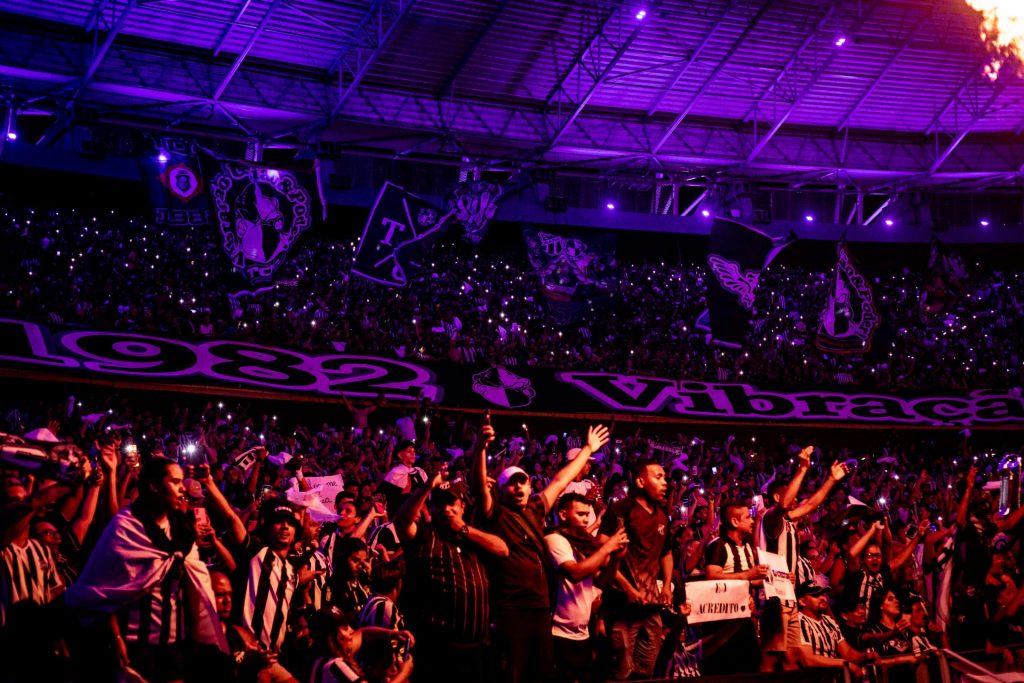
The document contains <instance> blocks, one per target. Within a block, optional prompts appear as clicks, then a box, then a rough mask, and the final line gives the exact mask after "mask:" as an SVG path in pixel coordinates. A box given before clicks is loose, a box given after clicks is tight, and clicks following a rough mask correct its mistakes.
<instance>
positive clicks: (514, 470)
mask: <svg viewBox="0 0 1024 683" xmlns="http://www.w3.org/2000/svg"><path fill="white" fill-rule="evenodd" d="M519 475H522V477H523V479H525V480H526V481H530V475H528V474H527V473H526V470H524V469H523V468H522V467H516V466H514V465H513V466H512V467H506V468H505V469H504V470H502V472H501V474H499V475H498V486H504V485H505V484H507V483H508V482H509V480H510V479H512V477H517V476H519Z"/></svg>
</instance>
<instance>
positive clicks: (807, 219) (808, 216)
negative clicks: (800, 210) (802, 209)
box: [804, 214, 814, 223]
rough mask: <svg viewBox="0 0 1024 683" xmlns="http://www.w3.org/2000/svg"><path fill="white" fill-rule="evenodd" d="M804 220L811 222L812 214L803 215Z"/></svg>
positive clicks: (812, 220) (812, 219)
mask: <svg viewBox="0 0 1024 683" xmlns="http://www.w3.org/2000/svg"><path fill="white" fill-rule="evenodd" d="M804 220H805V221H807V222H808V223H813V222H814V216H812V215H811V214H807V215H806V216H804Z"/></svg>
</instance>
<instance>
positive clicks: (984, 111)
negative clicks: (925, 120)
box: [928, 78, 1007, 175]
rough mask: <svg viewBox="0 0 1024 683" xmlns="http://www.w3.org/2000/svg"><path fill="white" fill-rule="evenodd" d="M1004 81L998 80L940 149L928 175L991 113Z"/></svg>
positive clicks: (1003, 86) (1004, 86)
mask: <svg viewBox="0 0 1024 683" xmlns="http://www.w3.org/2000/svg"><path fill="white" fill-rule="evenodd" d="M1006 83H1007V79H1005V78H1003V79H1002V80H1001V81H1000V82H999V85H997V86H996V88H995V90H993V91H992V94H991V95H990V96H989V98H988V101H986V102H985V104H984V105H983V106H982V107H981V109H979V110H978V111H977V112H976V113H975V114H974V115H973V116H972V117H971V120H970V121H969V122H968V123H967V125H965V126H964V127H963V129H962V130H961V131H960V132H959V133H957V135H956V137H954V138H953V141H952V142H951V143H950V144H949V146H947V147H946V149H944V150H942V152H941V153H940V154H939V156H938V157H937V158H936V159H935V163H933V164H932V166H931V168H930V169H928V174H929V175H931V174H933V173H935V172H936V171H938V170H939V167H940V166H942V164H944V163H945V162H946V159H948V158H949V155H950V154H952V153H953V152H954V151H956V148H957V147H959V146H960V143H961V142H963V141H964V138H966V137H967V134H968V133H970V132H971V130H972V129H973V128H974V127H975V126H976V125H978V122H979V121H981V120H982V119H983V118H985V117H986V116H988V115H989V114H990V113H991V111H992V105H993V104H994V103H995V101H996V100H997V99H998V98H999V95H1000V94H1002V92H1003V90H1005V89H1006Z"/></svg>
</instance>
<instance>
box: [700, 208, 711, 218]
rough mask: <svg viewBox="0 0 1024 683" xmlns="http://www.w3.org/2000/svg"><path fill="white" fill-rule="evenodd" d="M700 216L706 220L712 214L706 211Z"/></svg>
mask: <svg viewBox="0 0 1024 683" xmlns="http://www.w3.org/2000/svg"><path fill="white" fill-rule="evenodd" d="M700 215H701V216H704V218H708V217H710V216H711V212H710V211H708V210H707V209H704V210H703V211H701V212H700Z"/></svg>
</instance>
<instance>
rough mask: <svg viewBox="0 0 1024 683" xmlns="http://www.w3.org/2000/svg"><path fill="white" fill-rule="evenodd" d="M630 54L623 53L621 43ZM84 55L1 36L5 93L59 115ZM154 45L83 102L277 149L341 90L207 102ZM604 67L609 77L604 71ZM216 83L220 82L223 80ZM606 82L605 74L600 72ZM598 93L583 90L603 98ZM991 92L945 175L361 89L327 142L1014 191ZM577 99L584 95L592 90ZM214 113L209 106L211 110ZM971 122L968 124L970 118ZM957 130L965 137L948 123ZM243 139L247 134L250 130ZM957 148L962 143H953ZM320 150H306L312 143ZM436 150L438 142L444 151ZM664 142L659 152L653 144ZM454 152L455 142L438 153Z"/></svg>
mask: <svg viewBox="0 0 1024 683" xmlns="http://www.w3.org/2000/svg"><path fill="white" fill-rule="evenodd" d="M616 45H618V46H620V47H621V46H622V45H623V43H622V42H619V43H616ZM80 48H81V44H80V42H78V41H77V40H75V39H72V38H69V37H68V35H67V34H66V33H65V32H54V33H52V34H43V33H39V32H36V33H34V34H31V35H30V34H28V33H27V32H24V31H20V30H19V29H18V27H16V26H14V27H12V26H2V27H0V85H4V86H6V87H7V88H9V89H10V91H11V92H12V93H13V94H14V96H15V97H17V98H18V99H21V100H23V101H27V100H29V99H31V100H34V101H35V105H34V106H36V107H40V106H43V105H44V103H46V102H49V103H50V104H49V105H48V106H52V107H53V108H54V110H57V109H60V108H61V107H62V106H63V104H64V103H65V102H66V101H67V97H68V96H67V94H66V93H67V87H68V86H69V85H72V84H74V83H76V82H77V81H78V80H79V79H80V78H81V74H82V73H83V70H82V69H83V66H82V65H78V66H75V65H74V64H73V63H72V64H69V60H68V57H67V56H68V55H74V54H81V49H80ZM156 49H157V48H154V47H153V46H152V45H151V44H150V45H146V46H145V48H140V47H135V46H134V45H133V44H132V43H131V42H130V41H125V43H123V44H119V47H118V49H117V50H112V51H110V52H109V53H108V55H107V56H106V58H105V59H104V60H102V63H101V64H99V65H98V66H97V69H96V71H95V74H94V76H93V78H92V79H91V81H90V82H89V83H88V84H87V85H86V86H85V87H84V88H82V90H81V92H80V93H79V96H78V101H79V102H80V103H82V104H83V105H86V104H88V105H89V106H92V107H94V108H96V109H98V110H99V111H100V112H101V114H102V115H104V116H107V117H110V116H117V117H118V120H120V121H130V120H131V119H132V117H138V116H140V115H144V116H145V117H146V120H147V121H149V122H152V120H153V118H154V117H160V118H162V119H164V120H165V121H166V122H168V123H170V122H174V121H176V120H180V121H181V122H182V123H184V124H187V123H188V122H189V118H188V117H189V116H190V114H189V112H190V111H192V110H193V109H194V108H196V107H200V108H202V109H203V110H207V111H208V110H211V109H213V110H215V111H216V112H218V113H217V114H216V116H215V117H214V118H213V119H205V120H203V121H202V125H203V126H206V127H209V126H221V127H222V128H223V129H226V130H233V129H235V128H236V127H237V126H239V125H243V124H244V125H246V126H248V127H249V129H250V130H248V133H251V135H252V136H259V137H263V138H267V137H274V136H275V134H276V133H279V132H280V131H282V130H285V129H297V128H300V127H302V126H307V127H308V126H315V125H316V124H318V123H321V122H322V121H323V120H324V116H325V114H326V113H327V111H325V103H326V102H330V101H331V100H332V99H333V97H332V95H333V86H332V85H331V84H330V83H329V82H326V80H325V79H324V78H323V77H322V75H318V74H316V73H310V72H309V71H308V70H306V71H303V70H299V69H295V70H291V71H288V70H285V69H284V68H276V67H275V68H274V69H273V70H267V69H263V68H261V67H260V65H258V64H251V63H250V62H248V61H245V62H244V63H242V64H240V65H239V68H238V69H237V71H236V74H235V76H234V78H233V79H232V81H231V87H230V88H229V89H227V90H226V91H225V92H224V93H223V96H222V97H221V98H220V99H219V100H216V99H214V98H212V97H210V93H211V82H210V80H209V78H204V77H203V75H204V74H210V73H211V70H210V62H209V61H208V58H204V57H203V56H202V55H197V54H196V53H195V51H191V52H186V51H175V52H173V53H172V52H171V51H169V50H168V49H167V48H165V47H160V48H159V49H161V50H163V52H155V50H156ZM601 64H603V65H605V66H607V64H608V60H607V59H606V60H605V61H602V62H601ZM219 73H220V74H221V76H222V75H223V71H221V72H219ZM594 73H600V71H594ZM595 82H596V81H592V82H591V83H590V85H589V86H588V89H589V88H591V87H593V86H594V83H595ZM998 87H999V86H998V84H996V85H995V86H993V85H991V84H989V85H987V86H986V85H985V84H983V83H975V82H973V81H972V82H969V83H965V84H964V87H963V88H961V92H960V93H958V96H957V98H955V100H952V101H951V102H950V103H949V104H948V106H946V107H945V108H944V111H943V112H941V113H940V115H939V116H937V117H936V125H939V126H940V128H941V130H942V131H943V132H945V133H947V134H953V135H954V141H955V142H956V145H955V153H953V150H950V151H949V152H948V153H947V154H945V157H944V158H942V159H941V163H940V164H939V165H936V160H937V159H938V158H939V157H937V155H936V150H935V149H934V144H933V137H934V135H938V134H939V133H936V134H933V137H922V136H920V135H907V136H899V137H894V136H892V135H888V136H886V135H872V134H870V133H868V132H865V131H853V130H850V129H849V128H847V129H846V130H844V131H843V132H842V133H840V132H838V131H836V130H835V129H834V128H827V129H826V128H823V127H815V128H811V127H799V126H795V125H790V126H783V127H780V130H778V131H776V132H775V134H774V135H773V137H772V141H771V142H772V144H770V145H765V146H764V147H763V150H762V151H761V152H760V154H759V155H757V156H756V158H753V159H751V158H750V150H752V149H754V148H755V147H756V145H757V144H758V142H759V141H760V140H763V139H764V138H763V136H761V137H758V135H757V131H756V130H755V128H756V126H754V125H752V124H747V125H739V126H738V125H737V124H736V121H733V120H727V121H721V122H715V121H708V120H700V121H697V120H685V121H682V120H678V117H670V116H666V115H658V116H654V117H646V116H644V112H642V111H641V112H637V114H636V115H635V116H633V117H628V116H623V115H618V116H615V117H614V118H612V117H609V116H606V115H601V113H600V112H599V111H598V110H589V109H586V106H585V105H586V102H585V101H584V100H582V99H581V100H574V102H575V107H574V108H573V110H572V111H573V112H575V110H576V108H580V104H583V105H584V106H583V107H582V108H580V111H578V112H576V113H575V117H574V119H573V121H572V122H571V125H567V126H565V127H564V129H563V130H562V132H561V134H560V136H559V137H558V139H557V144H555V145H553V146H551V147H550V148H548V144H549V143H550V142H551V139H552V138H551V125H550V124H551V115H550V112H547V111H545V110H544V109H543V108H542V107H541V106H540V105H539V103H537V102H524V103H522V104H521V105H519V106H513V105H509V104H495V103H485V102H479V101H459V100H457V99H454V98H446V99H442V98H438V97H435V96H433V95H422V94H412V93H394V92H384V91H380V90H376V89H374V88H370V87H367V86H366V85H365V84H364V85H360V86H357V87H355V88H354V89H353V90H352V94H351V96H349V98H348V100H347V102H346V104H345V107H344V109H343V110H341V111H339V112H338V114H337V116H336V117H335V122H334V123H333V124H332V128H331V129H330V130H329V131H326V132H327V133H329V135H327V136H326V138H325V139H329V140H338V141H340V143H341V144H346V143H351V144H352V145H353V146H359V147H360V149H361V150H364V151H366V152H367V153H374V154H390V155H395V154H397V153H399V152H400V151H402V150H403V149H406V148H408V146H409V139H410V136H413V137H415V136H417V135H420V136H422V137H423V139H426V140H433V142H427V143H417V150H416V152H417V154H418V153H419V152H420V151H422V152H423V153H429V154H433V155H434V156H435V157H438V156H445V158H454V157H456V156H458V155H462V154H468V155H470V156H474V157H477V158H480V159H483V160H491V161H492V162H493V165H504V166H505V167H508V168H513V167H521V166H524V165H536V166H547V167H575V168H586V167H591V168H599V169H610V168H616V167H619V166H621V165H623V164H625V167H623V168H622V170H621V173H623V174H627V173H630V172H638V171H639V170H642V169H645V168H649V167H650V166H651V165H652V164H653V165H655V166H656V167H657V168H659V169H661V170H664V171H668V172H671V173H676V172H678V173H685V174H687V175H688V176H691V177H700V176H707V175H716V176H720V177H727V178H728V177H735V178H760V179H771V180H773V181H778V182H783V183H793V184H796V183H808V182H811V183H816V184H832V185H846V186H849V187H852V188H854V189H861V190H871V189H875V188H879V187H893V186H895V185H897V184H902V185H903V186H907V187H909V186H913V185H930V186H939V185H941V186H958V185H962V184H964V183H974V184H1010V183H1014V182H1017V180H1018V179H1019V178H1020V176H1021V173H1022V168H1021V167H1022V162H1024V142H1022V141H1016V140H1010V141H1007V140H1006V138H1005V137H997V136H985V135H970V134H969V133H970V132H971V129H972V128H971V127H972V126H973V125H974V124H972V120H973V121H975V122H976V120H977V118H980V117H981V116H984V114H985V112H986V111H988V110H989V109H990V108H991V106H992V102H993V101H994V100H993V97H992V95H993V92H994V89H998ZM582 92H584V93H585V92H586V90H583V91H582ZM207 105H209V106H207ZM965 116H966V118H964V117H965ZM954 120H955V121H960V122H961V123H960V125H959V127H958V128H956V129H952V128H950V126H951V122H952V121H954ZM365 124H372V125H373V126H374V131H375V132H374V139H373V140H365V139H361V138H363V137H364V134H362V133H361V129H362V127H363V126H364V125H365ZM243 130H245V128H243ZM956 138H959V139H956ZM320 139H321V136H317V137H316V138H311V139H305V140H302V139H300V140H297V141H295V142H296V143H297V144H304V143H305V144H308V143H313V142H317V141H319V140H320ZM437 140H442V143H438V142H437ZM652 140H661V141H662V143H661V144H660V145H659V147H658V149H657V152H653V151H652V148H651V145H650V141H652ZM443 141H447V142H443Z"/></svg>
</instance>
